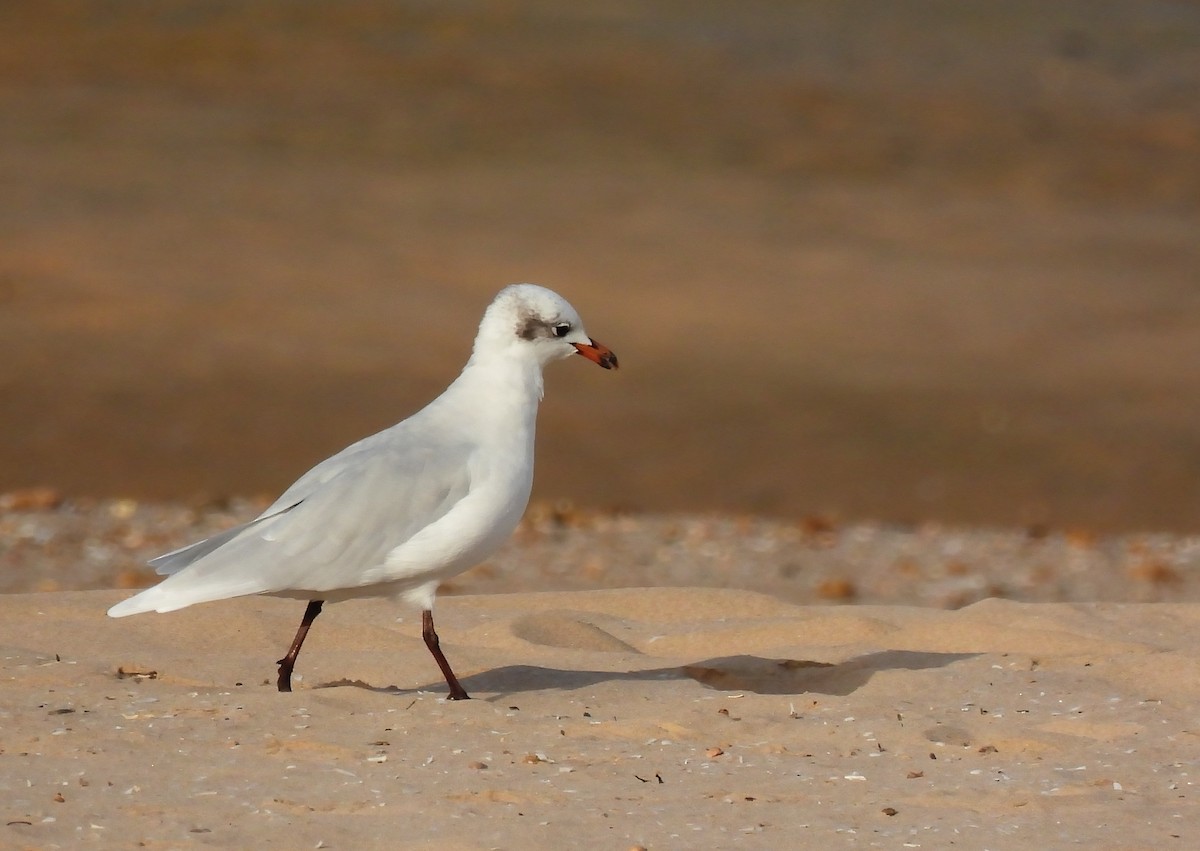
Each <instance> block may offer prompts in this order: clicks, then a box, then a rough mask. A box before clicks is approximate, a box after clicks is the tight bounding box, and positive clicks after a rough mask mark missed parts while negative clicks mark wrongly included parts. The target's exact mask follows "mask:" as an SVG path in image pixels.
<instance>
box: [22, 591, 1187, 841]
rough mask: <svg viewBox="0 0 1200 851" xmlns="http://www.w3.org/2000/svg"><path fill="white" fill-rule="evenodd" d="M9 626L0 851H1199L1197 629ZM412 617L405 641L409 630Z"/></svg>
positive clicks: (626, 610)
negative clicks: (302, 641) (199, 849)
mask: <svg viewBox="0 0 1200 851" xmlns="http://www.w3.org/2000/svg"><path fill="white" fill-rule="evenodd" d="M126 593H127V592H116V591H90V592H61V593H52V594H15V595H7V596H2V597H0V664H2V666H3V674H2V676H3V680H4V688H3V689H0V725H2V726H3V729H4V737H3V752H2V753H0V759H2V760H3V764H4V766H5V769H4V771H3V772H2V773H0V790H2V795H0V799H2V800H3V801H4V803H3V809H4V813H3V815H4V824H3V825H0V831H3V833H0V845H2V846H4V847H13V848H53V847H63V846H66V845H68V844H70V845H75V844H77V843H84V844H88V843H90V844H92V845H95V846H101V847H104V846H113V847H134V846H137V847H148V848H176V847H191V846H217V847H263V846H266V847H286V848H346V849H350V848H368V847H390V848H404V849H409V848H414V849H415V848H434V847H436V848H439V849H477V848H479V849H482V848H564V847H571V846H575V847H582V848H614V849H622V851H623V850H624V849H628V848H631V847H639V846H640V847H644V848H648V849H655V848H697V847H704V848H725V847H751V848H784V847H798V848H806V847H813V848H816V847H821V848H829V847H886V848H900V847H924V848H947V847H951V846H954V847H963V848H995V849H1004V848H1022V849H1024V848H1030V847H1037V848H1058V847H1066V846H1068V845H1081V846H1083V847H1093V848H1095V847H1102V848H1146V847H1156V846H1162V847H1166V848H1184V847H1189V846H1190V845H1192V844H1193V843H1194V842H1195V841H1196V837H1197V831H1198V829H1200V824H1198V816H1197V814H1196V813H1197V811H1196V810H1195V809H1193V807H1194V802H1193V801H1192V800H1191V799H1192V798H1194V796H1195V792H1194V788H1193V783H1194V782H1195V775H1196V772H1195V766H1196V764H1197V757H1198V756H1200V736H1198V735H1197V730H1196V726H1195V714H1194V707H1195V705H1196V702H1197V697H1198V696H1200V676H1198V674H1200V641H1198V640H1197V637H1196V636H1197V624H1198V622H1200V605H1195V604H1167V603H1157V604H1112V603H1101V604H1029V603H1018V602H1008V601H1000V600H985V601H982V602H979V603H976V604H974V605H970V606H967V607H965V608H963V609H960V610H957V611H944V610H936V609H929V608H916V607H905V606H857V607H852V608H833V607H810V606H796V605H792V604H789V603H786V602H782V601H780V600H778V599H775V598H772V597H769V596H765V595H760V594H755V593H751V592H743V591H734V590H721V589H695V588H692V589H687V588H676V589H623V590H604V591H589V592H561V593H525V594H497V595H488V596H461V597H450V598H446V599H444V600H442V601H440V602H439V608H438V612H437V614H438V625H439V631H440V632H441V635H442V640H443V647H444V648H445V649H446V651H447V654H448V656H449V658H450V659H451V661H452V663H453V664H454V665H455V666H456V668H457V670H458V673H459V675H460V676H461V677H462V680H463V684H464V686H465V687H466V688H467V689H468V691H469V692H471V693H472V695H473V697H474V699H473V700H471V701H466V702H457V703H456V702H448V701H446V700H444V697H443V695H444V693H445V685H444V683H443V682H441V680H440V678H439V676H438V672H437V669H436V668H435V666H434V664H433V662H432V660H431V659H430V657H429V655H428V653H427V652H426V650H425V648H424V646H423V645H422V643H421V641H420V638H419V634H418V628H419V623H418V619H416V618H414V617H412V616H411V615H412V613H409V612H405V611H403V610H401V609H398V608H397V607H396V606H395V605H393V604H391V603H389V602H387V601H356V602H349V603H343V604H339V605H336V606H330V607H327V609H326V613H325V614H324V615H322V617H321V618H320V619H319V620H318V621H317V623H316V625H315V626H314V628H313V632H312V634H311V636H310V638H309V643H308V645H307V646H306V648H305V652H304V654H303V655H302V656H301V658H300V664H299V666H298V669H297V674H298V676H297V678H296V690H295V691H294V692H293V693H291V694H280V693H278V692H276V691H275V689H274V686H273V684H272V681H273V675H274V666H273V664H272V660H274V659H275V658H277V657H278V656H279V655H281V654H282V652H283V650H284V649H285V647H286V644H287V642H288V641H289V640H290V637H291V634H292V632H293V630H294V628H295V626H296V622H297V621H298V618H299V615H300V609H301V607H300V606H299V604H298V603H297V602H295V601H283V600H272V599H267V598H247V599H241V600H236V601H226V602H222V603H217V604H212V605H206V606H200V607H194V608H192V609H187V610H183V611H180V612H176V613H172V614H169V615H144V616H138V617H134V618H130V619H125V620H120V621H114V620H110V619H108V618H106V617H105V615H104V611H105V609H106V608H107V607H108V606H109V605H111V604H112V603H114V602H115V601H116V600H118V599H121V598H122V596H124V595H125V594H126ZM398 616H403V617H402V619H399V620H398Z"/></svg>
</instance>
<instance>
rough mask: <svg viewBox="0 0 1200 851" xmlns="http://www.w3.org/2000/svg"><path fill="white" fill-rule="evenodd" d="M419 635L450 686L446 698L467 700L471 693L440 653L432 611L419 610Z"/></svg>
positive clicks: (439, 643) (440, 648)
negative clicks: (468, 692)
mask: <svg viewBox="0 0 1200 851" xmlns="http://www.w3.org/2000/svg"><path fill="white" fill-rule="evenodd" d="M421 637H422V638H424V639H425V646H426V647H428V648H429V652H430V653H432V654H433V660H434V661H435V662H437V663H438V667H439V668H441V669H442V676H444V677H445V678H446V685H448V686H450V694H449V695H448V696H447V699H448V700H468V699H469V698H470V697H471V695H469V694H467V690H466V689H465V688H463V687H462V685H461V684H460V683H459V681H458V677H456V676H454V671H452V670H450V663H449V662H447V661H446V656H445V654H444V653H442V647H441V642H439V641H438V634H437V633H436V632H435V631H434V629H433V612H431V611H430V610H429V609H426V610H425V611H423V612H421Z"/></svg>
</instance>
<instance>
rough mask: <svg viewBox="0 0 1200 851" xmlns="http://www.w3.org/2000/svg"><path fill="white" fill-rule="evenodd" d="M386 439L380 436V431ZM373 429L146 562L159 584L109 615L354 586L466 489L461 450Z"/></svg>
mask: <svg viewBox="0 0 1200 851" xmlns="http://www.w3.org/2000/svg"><path fill="white" fill-rule="evenodd" d="M385 437H387V438H390V439H381V438H385ZM400 438H402V435H401V434H393V435H390V436H389V435H388V432H383V433H381V434H379V435H375V436H374V437H372V438H367V439H366V440H364V441H360V442H359V443H357V444H355V445H353V446H351V447H349V448H348V449H346V450H345V451H344V452H342V453H339V454H338V455H335V456H333V457H332V458H330V459H329V460H328V461H325V462H322V463H321V464H319V465H317V466H316V467H314V468H313V469H312V470H311V471H309V472H308V473H307V474H305V476H303V477H302V478H301V479H300V480H299V481H297V482H296V484H295V485H293V486H292V487H291V488H289V489H288V490H287V492H285V494H284V496H283V497H281V498H280V499H279V500H277V501H276V503H275V504H274V505H272V506H271V507H270V508H268V509H267V511H265V512H264V513H263V514H262V515H261V516H260V517H258V518H256V519H255V520H253V521H251V522H250V523H247V524H245V525H244V526H240V527H238V528H236V529H230V530H228V531H226V532H223V533H221V534H220V535H217V536H214V537H213V538H209V539H207V540H204V541H200V542H198V543H196V544H192V545H191V546H189V547H185V548H183V549H181V550H177V551H175V552H173V553H168V554H166V555H164V556H160V557H159V558H158V559H155V560H154V562H155V563H156V567H158V568H159V569H160V570H164V571H169V572H170V575H169V576H168V577H167V579H165V580H164V581H163V582H161V583H159V584H158V585H156V586H154V587H153V588H149V589H147V590H146V591H143V592H142V593H140V594H138V595H137V596H135V597H132V598H130V599H129V600H126V601H125V602H123V603H120V604H118V605H117V606H115V607H114V608H113V609H112V610H111V611H110V614H112V615H114V616H118V617H119V616H121V615H126V614H134V613H136V612H142V611H151V610H155V611H171V610H173V609H179V608H183V607H185V606H190V605H192V604H194V603H200V602H206V601H209V600H220V599H225V598H228V597H237V596H244V595H246V594H262V593H279V592H300V593H303V592H313V593H321V592H325V591H330V590H335V589H343V588H354V587H357V586H359V585H361V584H363V575H364V573H365V572H366V570H367V569H369V568H371V567H374V566H377V565H379V564H381V563H382V562H383V560H384V559H385V558H386V556H387V554H388V553H389V552H390V551H391V550H392V549H394V548H395V547H397V546H399V545H400V544H402V543H404V542H405V541H407V540H408V539H409V538H411V537H412V536H413V535H414V534H416V533H417V532H419V531H420V530H421V529H424V528H425V527H426V526H428V525H429V524H431V523H433V522H435V521H436V520H438V519H439V518H441V517H443V516H445V515H446V514H447V513H448V512H449V511H450V510H451V509H452V508H453V507H454V506H455V505H456V504H457V503H458V502H459V501H460V500H461V499H462V498H463V497H465V496H466V495H467V493H468V492H469V491H470V485H471V474H470V456H471V452H472V449H471V447H469V446H467V445H463V444H454V443H448V442H441V441H438V440H432V441H422V442H421V444H419V445H414V444H412V443H410V442H406V441H404V440H402V439H400Z"/></svg>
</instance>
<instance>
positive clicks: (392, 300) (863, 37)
mask: <svg viewBox="0 0 1200 851" xmlns="http://www.w3.org/2000/svg"><path fill="white" fill-rule="evenodd" d="M512 281H536V282H539V283H543V284H546V285H548V286H550V287H552V288H554V289H556V290H558V291H560V292H561V293H562V294H563V295H565V296H566V297H567V298H568V299H570V300H571V301H572V302H573V303H574V305H575V306H576V307H577V308H578V309H579V311H580V312H581V313H582V315H583V316H584V318H585V320H586V322H587V325H588V330H589V331H590V333H592V334H593V335H594V336H595V337H596V338H597V339H600V340H602V341H604V342H605V343H607V344H608V345H609V346H611V347H612V348H613V349H614V350H615V351H616V352H617V353H618V354H619V355H620V357H621V363H622V367H623V368H622V370H621V372H619V373H616V374H613V373H608V372H604V371H602V370H598V369H595V368H594V367H591V366H590V365H589V364H587V363H585V362H583V361H582V360H575V361H568V362H567V363H565V364H562V365H558V366H556V367H555V368H553V369H552V370H551V371H550V372H549V373H548V375H547V397H546V401H545V403H544V405H543V409H542V418H541V422H540V435H539V457H538V464H539V468H538V474H537V485H536V493H535V495H536V496H537V497H539V498H541V499H546V500H558V499H570V500H572V501H573V502H574V503H575V504H577V505H583V506H595V507H616V508H623V509H630V510H643V511H655V512H660V511H673V510H679V509H686V510H705V511H707V510H721V511H733V512H737V513H759V514H767V515H777V516H784V517H787V516H813V515H822V516H824V515H828V516H832V517H837V518H842V519H847V520H849V519H858V518H871V519H879V520H892V521H902V522H907V521H928V520H936V521H943V522H947V523H970V524H989V525H990V524H1006V525H1007V524H1037V525H1041V524H1046V525H1057V526H1065V527H1080V528H1088V529H1095V530H1102V531H1115V530H1134V529H1162V530H1174V531H1195V530H1200V3H1197V2H1194V0H1186V1H1185V0H1176V2H1154V0H1108V1H1107V2H1105V1H1104V0H1078V2H1074V1H1073V0H1059V2H1055V3H1045V2H1041V0H1009V2H1002V3H1001V2H985V0H975V1H974V2H973V1H972V0H911V2H907V3H904V4H897V3H892V2H887V0H843V2H836V3H834V2H818V0H811V1H810V2H806V1H805V0H791V2H782V0H778V1H777V2H773V1H772V0H752V2H737V3H734V2H723V3H722V2H697V0H686V2H685V0H649V2H636V3H635V2H596V3H587V4H568V3H563V2H558V0H524V2H520V1H519V0H518V2H503V0H500V2H472V0H461V2H441V3H431V2H421V1H420V0H412V2H404V1H403V0H350V2H337V3H334V2H325V3H323V2H298V1H297V0H291V2H284V0H258V2H254V3H240V2H231V1H230V0H190V2H184V0H154V2H149V0H147V2H136V0H107V2H105V1H104V0H92V1H91V2H84V0H79V1H78V2H64V0H5V2H4V3H3V4H0V490H11V489H16V488H23V487H29V486H34V485H48V486H51V487H54V488H58V489H60V490H61V491H62V492H63V493H64V494H67V495H68V496H70V495H94V496H128V497H135V498H152V499H169V500H205V499H220V498H223V497H226V496H230V495H257V494H260V493H270V492H274V491H278V490H279V489H281V488H282V487H284V486H285V485H287V484H288V483H290V482H291V481H292V480H293V479H294V478H295V477H297V476H298V475H299V474H300V473H302V472H303V471H304V470H305V469H307V468H308V466H310V465H311V464H313V463H315V462H316V461H319V460H320V459H322V458H324V457H325V456H326V455H328V454H331V453H332V452H334V451H336V450H337V449H340V448H341V447H342V446H344V445H345V444H347V443H349V442H351V441H353V440H355V439H357V438H359V437H361V436H363V435H365V434H368V433H370V432H373V431H375V430H377V429H379V428H383V427H385V426H387V425H390V424H391V423H393V422H395V421H397V420H399V419H401V418H403V417H405V416H407V415H408V414H409V413H411V412H412V411H414V410H415V409H416V408H418V407H420V406H421V405H422V404H424V403H425V402H426V401H428V400H429V399H430V398H432V397H433V396H434V395H436V394H437V393H438V392H440V390H441V389H442V388H443V387H444V386H445V385H446V384H447V383H448V382H449V381H450V380H451V379H452V378H453V377H454V376H455V375H456V374H457V372H458V370H459V368H460V367H461V365H462V363H463V362H464V361H465V359H466V357H467V355H468V352H469V347H470V342H471V339H472V336H473V334H474V329H475V326H476V324H477V322H478V320H479V316H480V314H481V312H482V310H483V308H484V307H485V306H486V304H487V302H488V301H489V300H490V298H491V296H492V295H493V294H494V292H495V291H496V290H497V289H499V288H500V287H501V286H502V285H504V284H506V283H509V282H512Z"/></svg>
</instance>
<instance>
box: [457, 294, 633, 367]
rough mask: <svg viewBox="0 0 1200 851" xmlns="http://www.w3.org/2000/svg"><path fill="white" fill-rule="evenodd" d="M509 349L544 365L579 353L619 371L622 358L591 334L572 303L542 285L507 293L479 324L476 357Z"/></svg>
mask: <svg viewBox="0 0 1200 851" xmlns="http://www.w3.org/2000/svg"><path fill="white" fill-rule="evenodd" d="M491 351H497V352H500V351H508V352H513V353H515V354H517V355H518V356H519V357H523V358H532V359H533V360H534V361H535V362H536V363H537V364H538V365H539V366H545V365H546V364H548V363H550V362H551V361H556V360H561V359H562V358H566V357H570V356H571V355H575V354H579V355H583V356H584V357H585V358H587V359H588V360H590V361H591V362H592V363H595V364H599V365H600V366H602V367H604V368H605V369H616V368H617V356H616V355H614V354H613V353H612V350H611V349H609V348H608V347H607V346H605V345H603V344H602V343H597V342H596V341H595V340H593V339H592V338H591V337H589V336H588V334H587V331H585V330H584V328H583V320H582V319H580V318H579V314H578V313H577V312H576V311H575V308H573V307H571V305H570V303H569V302H568V301H567V300H566V299H565V298H563V297H562V296H560V295H559V294H558V293H556V292H554V291H553V290H548V289H546V288H545V287H539V286H538V285H537V284H512V285H511V286H507V287H505V288H504V289H502V290H501V291H500V292H499V294H498V295H497V296H496V298H495V299H493V300H492V303H491V304H490V305H489V306H488V309H487V312H485V313H484V314H483V321H482V322H481V323H480V324H479V335H478V336H477V337H476V338H475V354H476V355H481V354H485V353H489V352H491Z"/></svg>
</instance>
